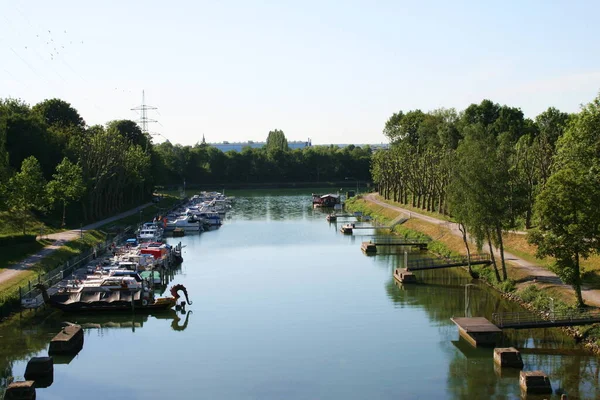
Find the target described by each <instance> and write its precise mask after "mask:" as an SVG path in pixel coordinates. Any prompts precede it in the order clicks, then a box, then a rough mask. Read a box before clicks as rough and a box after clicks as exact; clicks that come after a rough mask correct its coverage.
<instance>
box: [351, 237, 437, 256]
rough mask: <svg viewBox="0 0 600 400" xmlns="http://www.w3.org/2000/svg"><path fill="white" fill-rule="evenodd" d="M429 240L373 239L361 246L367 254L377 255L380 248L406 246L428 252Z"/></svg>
mask: <svg viewBox="0 0 600 400" xmlns="http://www.w3.org/2000/svg"><path fill="white" fill-rule="evenodd" d="M428 243H429V241H428V240H419V239H404V238H402V239H400V238H399V239H372V240H369V241H368V242H363V243H362V244H361V246H360V248H361V250H362V251H364V252H365V253H369V254H370V253H377V247H378V246H406V247H416V248H418V249H419V250H427V244H428Z"/></svg>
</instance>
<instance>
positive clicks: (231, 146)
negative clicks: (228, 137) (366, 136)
mask: <svg viewBox="0 0 600 400" xmlns="http://www.w3.org/2000/svg"><path fill="white" fill-rule="evenodd" d="M202 143H205V142H204V136H203V137H202ZM207 144H208V145H209V146H212V147H216V148H217V149H219V150H221V151H222V152H223V153H226V152H228V151H230V150H233V151H237V152H241V151H242V150H243V149H244V147H251V148H253V149H260V148H262V147H264V146H265V145H266V144H267V142H253V141H251V140H249V141H247V142H227V141H223V142H222V143H207ZM312 145H313V144H312V142H311V140H310V139H308V141H306V142H302V141H293V142H288V147H289V148H290V150H296V149H304V148H306V147H311V146H312ZM316 146H337V147H339V148H340V149H343V148H344V147H347V146H350V143H348V144H345V143H344V144H332V145H331V144H319V145H316ZM353 146H355V147H362V148H364V147H365V146H370V147H371V149H372V150H373V151H377V150H382V149H387V148H388V147H389V144H387V143H379V144H353Z"/></svg>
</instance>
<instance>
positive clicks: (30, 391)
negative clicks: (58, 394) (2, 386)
mask: <svg viewBox="0 0 600 400" xmlns="http://www.w3.org/2000/svg"><path fill="white" fill-rule="evenodd" d="M4 400H35V386H34V382H33V381H22V382H13V383H11V384H10V385H8V387H7V388H6V391H5V392H4Z"/></svg>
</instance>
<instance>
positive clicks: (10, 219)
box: [0, 211, 61, 236]
mask: <svg viewBox="0 0 600 400" xmlns="http://www.w3.org/2000/svg"><path fill="white" fill-rule="evenodd" d="M42 231H43V233H44V234H48V233H54V232H59V231H61V229H58V228H56V227H52V226H49V225H47V224H45V223H44V222H42V221H41V220H40V219H39V218H37V217H36V216H35V215H34V214H33V213H29V215H28V216H27V218H25V233H26V234H30V235H39V234H40V232H42ZM22 234H23V225H22V224H21V221H19V219H18V218H15V216H14V214H13V213H11V212H8V211H0V236H7V235H22Z"/></svg>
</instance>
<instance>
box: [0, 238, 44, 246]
mask: <svg viewBox="0 0 600 400" xmlns="http://www.w3.org/2000/svg"><path fill="white" fill-rule="evenodd" d="M35 239H36V235H6V236H0V247H3V246H14V245H16V244H21V243H33V242H35Z"/></svg>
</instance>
